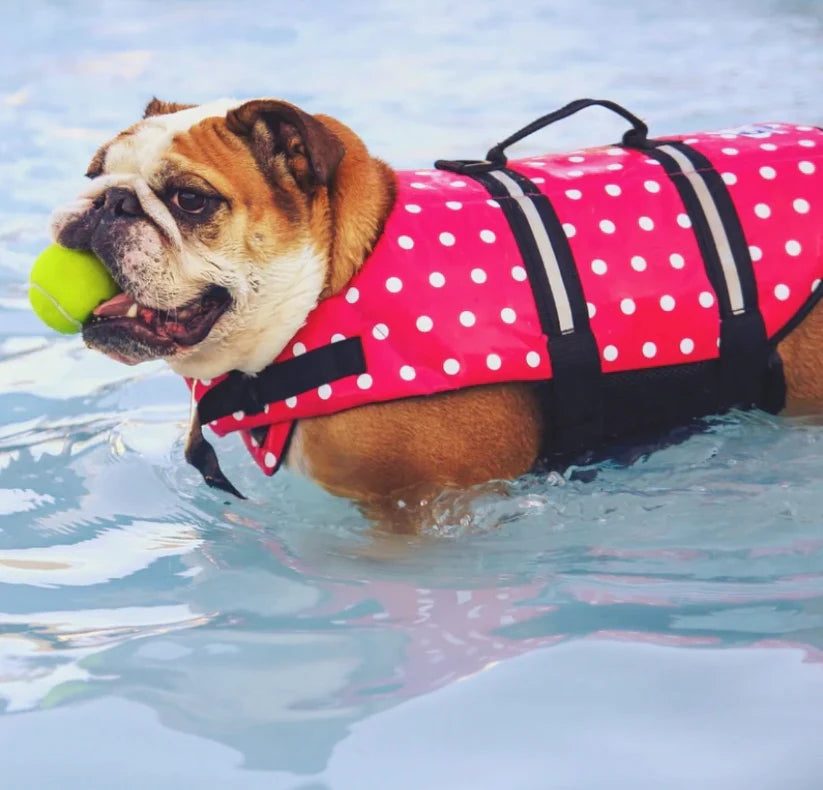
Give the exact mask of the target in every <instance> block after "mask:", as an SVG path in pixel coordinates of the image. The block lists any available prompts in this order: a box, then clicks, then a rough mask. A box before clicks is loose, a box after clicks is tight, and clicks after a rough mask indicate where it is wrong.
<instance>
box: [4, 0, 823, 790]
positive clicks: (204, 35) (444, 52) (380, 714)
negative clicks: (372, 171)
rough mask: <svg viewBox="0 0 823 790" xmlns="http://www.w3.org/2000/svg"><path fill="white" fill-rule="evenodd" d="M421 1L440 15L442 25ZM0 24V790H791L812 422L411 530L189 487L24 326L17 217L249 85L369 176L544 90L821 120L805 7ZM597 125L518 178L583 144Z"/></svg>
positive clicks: (598, 2)
mask: <svg viewBox="0 0 823 790" xmlns="http://www.w3.org/2000/svg"><path fill="white" fill-rule="evenodd" d="M444 9H447V10H444ZM2 16H3V19H2V25H1V26H0V44H2V46H0V63H2V68H1V69H0V174H2V183H3V190H2V192H0V765H2V785H3V787H4V788H9V790H16V789H17V788H57V787H59V788H62V789H65V788H84V790H92V789H96V788H114V787H117V788H148V787H151V788H156V789H157V790H165V788H175V789H177V788H188V787H199V786H202V787H213V788H267V789H268V788H289V789H291V790H338V789H340V790H348V789H349V788H351V789H352V790H371V788H379V789H381V790H382V788H392V790H407V789H408V790H418V789H419V788H434V789H436V790H440V788H443V789H444V790H460V788H471V790H501V789H502V790H521V789H523V790H532V789H534V790H549V789H553V788H558V790H559V789H561V788H562V789H563V790H567V789H570V788H571V789H575V790H576V789H578V788H586V789H588V788H592V789H593V790H601V789H602V788H629V787H631V788H635V789H639V790H645V789H646V788H649V789H650V790H651V789H653V788H654V789H657V788H666V790H679V788H702V789H704V790H705V789H708V790H711V789H712V788H732V789H735V788H746V790H761V789H764V790H765V789H770V788H775V790H777V789H778V788H779V789H780V790H784V789H785V788H792V790H806V788H808V789H809V790H816V789H817V788H820V787H821V786H823V778H821V777H823V490H822V489H821V485H820V480H821V477H823V419H821V418H816V417H809V416H806V417H802V416H797V417H792V418H775V417H770V416H768V415H764V414H760V413H750V414H732V415H728V416H726V417H724V418H722V419H717V420H714V421H711V422H710V423H707V426H706V430H704V431H702V432H699V433H696V434H695V435H693V436H691V437H690V438H689V439H688V440H686V441H684V442H682V443H680V444H677V445H673V446H671V447H668V448H666V449H663V450H661V451H659V452H655V453H651V454H649V455H646V456H643V457H641V458H640V460H638V461H637V462H636V463H634V464H632V465H630V466H625V465H620V464H619V463H613V462H612V463H603V464H601V465H600V466H599V467H597V468H595V469H593V470H591V471H592V473H593V474H592V476H593V479H592V480H591V481H589V482H582V481H580V480H576V479H572V478H571V477H570V476H568V475H567V476H565V477H561V476H557V475H555V476H552V477H549V478H547V477H546V476H543V477H530V478H525V479H522V480H519V481H516V482H514V483H512V484H510V485H507V487H506V489H505V491H501V490H500V488H499V487H497V488H495V487H490V488H488V489H485V490H480V491H477V492H472V493H471V494H465V495H457V496H455V495H452V496H448V497H443V499H442V501H441V502H438V503H437V505H436V523H435V524H433V525H432V527H431V528H430V529H429V530H428V531H427V532H426V534H424V535H421V536H420V537H417V538H408V537H399V536H398V537H392V536H386V535H384V536H374V535H371V534H370V533H369V531H368V525H367V524H365V522H364V521H363V519H362V518H361V516H360V515H359V513H358V512H357V511H356V509H355V508H354V507H352V506H351V505H350V504H349V503H347V502H345V501H341V500H338V499H335V498H333V497H331V496H329V495H326V494H324V493H323V492H321V491H320V490H319V489H317V488H316V487H314V486H313V485H312V484H310V483H309V482H307V481H305V480H302V479H300V478H298V477H295V476H293V475H291V474H289V473H288V472H285V473H281V474H279V475H278V476H277V478H276V479H275V480H273V481H272V480H268V479H265V478H264V477H263V476H262V475H260V474H259V473H258V472H257V471H256V470H255V469H254V468H252V465H251V463H250V461H249V460H248V459H247V457H246V455H245V450H244V449H243V448H242V447H241V446H240V443H239V441H236V440H235V439H233V438H229V439H226V440H221V441H219V442H218V449H219V451H220V454H221V460H222V463H223V467H224V469H225V470H226V471H227V473H228V474H229V477H230V478H231V479H232V480H233V481H234V482H235V483H236V484H237V485H238V487H239V488H240V489H241V490H243V491H244V492H245V493H247V494H248V495H249V496H250V499H249V500H248V501H246V502H237V501H233V500H231V501H230V500H229V499H228V498H227V497H225V496H221V495H218V494H217V493H215V492H213V491H211V490H209V489H207V488H206V487H205V485H204V484H203V483H202V482H201V480H200V478H199V475H198V474H197V472H196V471H194V470H193V469H191V468H190V467H188V466H187V465H186V464H185V462H184V461H183V449H182V444H183V434H184V428H185V421H186V417H187V393H186V390H185V387H184V385H183V383H182V381H181V380H179V379H178V378H176V377H175V376H173V375H172V374H171V373H170V372H168V371H166V370H165V369H164V367H163V366H162V364H147V365H140V366H138V367H136V368H127V367H123V366H120V365H118V364H116V363H114V362H112V361H110V360H108V359H106V358H104V357H102V356H100V355H97V354H94V353H92V352H90V351H87V350H86V349H85V348H84V347H83V345H82V343H81V341H80V340H79V339H77V338H74V337H72V338H65V337H61V336H57V335H54V334H51V333H49V332H48V331H47V330H45V329H44V328H43V327H42V326H41V325H40V324H39V323H38V321H37V319H36V318H35V317H34V316H33V315H32V314H31V313H30V312H29V310H28V307H27V301H26V286H25V282H26V278H27V272H28V268H29V266H30V263H31V260H32V258H33V256H34V255H35V254H36V252H37V251H38V250H39V249H41V248H42V247H43V246H44V245H45V244H46V242H47V230H46V228H47V219H48V215H49V213H50V211H51V209H52V208H53V207H54V206H55V205H57V204H59V203H61V202H63V201H65V200H67V199H69V198H71V197H72V196H73V195H74V193H75V192H76V191H77V189H78V188H79V186H80V185H81V183H82V180H83V179H82V174H83V172H84V171H85V168H86V165H87V163H88V161H89V159H90V158H91V155H92V154H93V152H94V151H95V149H96V148H97V146H98V145H99V144H100V143H102V142H103V141H105V140H106V139H108V138H109V137H110V136H112V135H113V134H114V133H116V132H117V131H119V130H120V129H122V128H124V127H126V126H128V125H129V124H131V123H132V122H134V121H135V120H137V118H138V117H139V116H140V115H141V113H142V109H143V107H144V106H145V104H146V102H147V101H148V100H149V99H150V98H151V96H152V95H154V94H157V95H159V96H160V98H164V99H168V100H178V101H193V102H199V101H205V100H208V99H213V98H217V97H220V96H247V97H254V96H259V95H272V96H278V97H282V98H285V99H288V100H291V101H294V102H296V103H298V104H301V105H303V106H305V107H307V108H308V109H310V110H313V111H318V112H320V111H322V112H328V113H329V114H332V115H336V116H338V117H340V118H341V119H343V120H344V121H346V122H347V123H349V125H351V126H352V127H353V128H354V129H355V130H357V131H358V132H359V133H360V134H361V135H362V136H363V137H364V139H365V140H366V141H367V143H368V144H369V145H370V147H371V149H372V151H373V152H374V153H376V154H377V155H380V156H382V157H383V158H385V159H387V160H388V161H389V162H391V163H392V164H394V165H397V166H400V167H415V166H428V165H429V164H430V163H431V161H432V160H433V159H435V158H440V157H472V156H478V155H481V154H482V153H484V152H485V151H486V149H487V148H488V147H489V145H491V144H492V143H494V142H496V141H497V140H499V139H501V138H502V137H504V136H505V135H507V134H508V133H510V132H512V131H514V130H515V129H516V128H518V127H520V126H521V125H523V124H524V123H526V122H528V121H530V120H532V119H533V118H534V117H536V116H538V115H540V114H542V113H544V112H548V111H549V110H551V109H554V108H556V107H558V106H560V105H561V104H564V103H565V102H567V101H569V100H571V99H574V98H578V97H580V96H586V95H589V96H595V97H602V98H611V99H614V100H617V101H620V102H622V103H623V104H625V105H627V106H628V107H629V108H630V109H632V110H634V111H635V112H637V113H639V114H641V115H642V116H643V117H644V118H645V119H647V120H648V121H649V122H650V124H651V126H652V130H653V133H656V134H664V133H667V132H676V131H689V130H698V129H710V128H721V127H726V126H736V125H739V124H741V123H747V122H750V121H758V120H759V121H768V120H786V121H792V122H797V123H812V124H821V123H823V96H822V95H821V84H823V83H822V82H821V77H823V7H821V5H820V3H819V2H818V1H817V0H805V1H804V0H681V2H679V3H677V4H674V3H661V2H659V0H630V1H629V2H627V3H614V2H610V0H554V2H543V3H539V2H528V1H527V2H521V3H508V4H500V3H498V2H492V0H455V1H454V2H451V3H448V4H443V3H439V2H434V0H422V2H415V3H406V4H401V3H398V2H379V1H376V2H368V1H367V0H354V1H352V0H350V1H348V2H345V3H338V2H331V0H318V1H317V2H313V3H286V2H274V3H266V2H251V0H240V1H239V2H233V3H222V2H177V1H176V0H175V1H174V2H166V3H160V2H149V1H148V0H144V1H143V2H114V1H113V0H102V1H101V2H94V3H92V2H81V1H80V0H74V1H71V0H66V1H64V2H56V1H55V2H35V3H28V4H25V5H22V4H19V5H14V4H11V3H7V4H5V6H4V8H3V11H2ZM621 131H622V127H621V125H620V123H619V122H617V121H616V120H614V119H612V118H610V117H609V116H608V114H606V113H605V112H602V111H591V112H590V113H588V114H585V115H584V116H582V117H579V118H576V119H574V120H572V121H569V122H567V123H565V124H563V125H561V126H560V127H558V128H557V129H556V130H552V131H545V132H542V133H541V135H538V136H537V137H536V138H530V139H529V140H528V141H526V142H525V143H523V144H522V145H521V146H520V148H519V149H518V153H520V152H522V153H523V154H524V155H526V154H528V153H529V152H539V151H543V150H549V149H555V150H563V149H565V148H577V147H581V146H584V145H588V144H598V143H604V142H611V141H613V140H615V139H617V137H618V135H619V134H620V132H621Z"/></svg>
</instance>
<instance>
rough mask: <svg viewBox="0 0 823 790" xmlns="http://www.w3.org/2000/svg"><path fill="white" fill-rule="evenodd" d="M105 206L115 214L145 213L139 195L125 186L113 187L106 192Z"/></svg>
mask: <svg viewBox="0 0 823 790" xmlns="http://www.w3.org/2000/svg"><path fill="white" fill-rule="evenodd" d="M104 205H105V208H106V209H107V210H108V211H110V212H111V213H112V214H114V216H116V217H121V216H128V217H139V216H142V214H143V208H142V206H141V205H140V201H139V200H138V199H137V195H135V194H134V192H132V191H131V190H129V189H123V187H112V188H111V189H109V190H108V191H107V192H106V201H105V204H104Z"/></svg>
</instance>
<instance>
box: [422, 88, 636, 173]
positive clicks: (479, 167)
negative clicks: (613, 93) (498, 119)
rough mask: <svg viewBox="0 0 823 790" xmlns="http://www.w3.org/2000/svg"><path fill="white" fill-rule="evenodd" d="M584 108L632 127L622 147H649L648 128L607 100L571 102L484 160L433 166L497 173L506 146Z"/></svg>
mask: <svg viewBox="0 0 823 790" xmlns="http://www.w3.org/2000/svg"><path fill="white" fill-rule="evenodd" d="M587 107H605V108H606V109H607V110H611V111H612V112H615V113H617V114H618V115H619V116H620V117H621V118H625V119H626V120H627V121H628V122H629V123H630V124H631V125H632V128H631V129H629V130H628V131H627V132H626V133H625V134H624V135H623V145H625V146H626V147H628V148H641V149H645V148H648V147H649V146H650V142H649V139H648V136H649V127H648V126H646V124H645V123H644V122H643V121H641V120H640V118H638V117H637V116H636V115H635V114H634V113H631V112H629V111H628V110H627V109H626V108H625V107H623V106H621V105H620V104H617V102H613V101H610V100H609V99H575V100H574V101H573V102H569V103H568V104H567V105H566V106H565V107H561V108H560V109H559V110H554V112H550V113H547V114H546V115H542V116H541V117H540V118H538V119H537V120H534V121H532V122H531V123H530V124H527V125H526V126H524V127H523V128H522V129H519V130H518V131H516V132H515V133H514V134H510V135H509V136H508V137H507V138H506V139H505V140H502V141H501V142H499V143H497V145H493V146H492V147H491V148H490V149H489V150H488V153H487V154H486V158H485V160H475V159H438V160H437V161H436V162H435V163H434V166H435V167H436V168H438V169H439V170H451V171H452V172H454V173H462V174H463V175H472V174H473V173H488V172H489V171H491V170H500V169H502V168H504V167H505V166H506V163H507V162H508V159H507V158H506V153H505V151H506V149H507V148H508V147H509V146H510V145H514V144H515V143H517V142H519V141H520V140H522V139H523V138H524V137H528V136H529V135H530V134H534V133H535V132H536V131H539V130H540V129H543V128H545V127H546V126H549V125H550V124H553V123H556V122H557V121H561V120H563V119H564V118H568V117H569V116H570V115H574V114H575V113H577V112H580V110H585V109H586V108H587Z"/></svg>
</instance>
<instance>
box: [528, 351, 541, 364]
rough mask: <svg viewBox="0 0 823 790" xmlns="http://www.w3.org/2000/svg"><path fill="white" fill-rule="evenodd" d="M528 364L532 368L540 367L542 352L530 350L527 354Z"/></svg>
mask: <svg viewBox="0 0 823 790" xmlns="http://www.w3.org/2000/svg"><path fill="white" fill-rule="evenodd" d="M526 364H527V365H528V366H529V367H530V368H536V367H538V366H539V365H540V354H538V353H537V352H536V351H529V353H528V354H526Z"/></svg>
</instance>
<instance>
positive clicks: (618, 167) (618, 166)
mask: <svg viewBox="0 0 823 790" xmlns="http://www.w3.org/2000/svg"><path fill="white" fill-rule="evenodd" d="M622 169H623V165H621V164H620V162H613V163H612V164H610V165H606V170H622Z"/></svg>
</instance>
